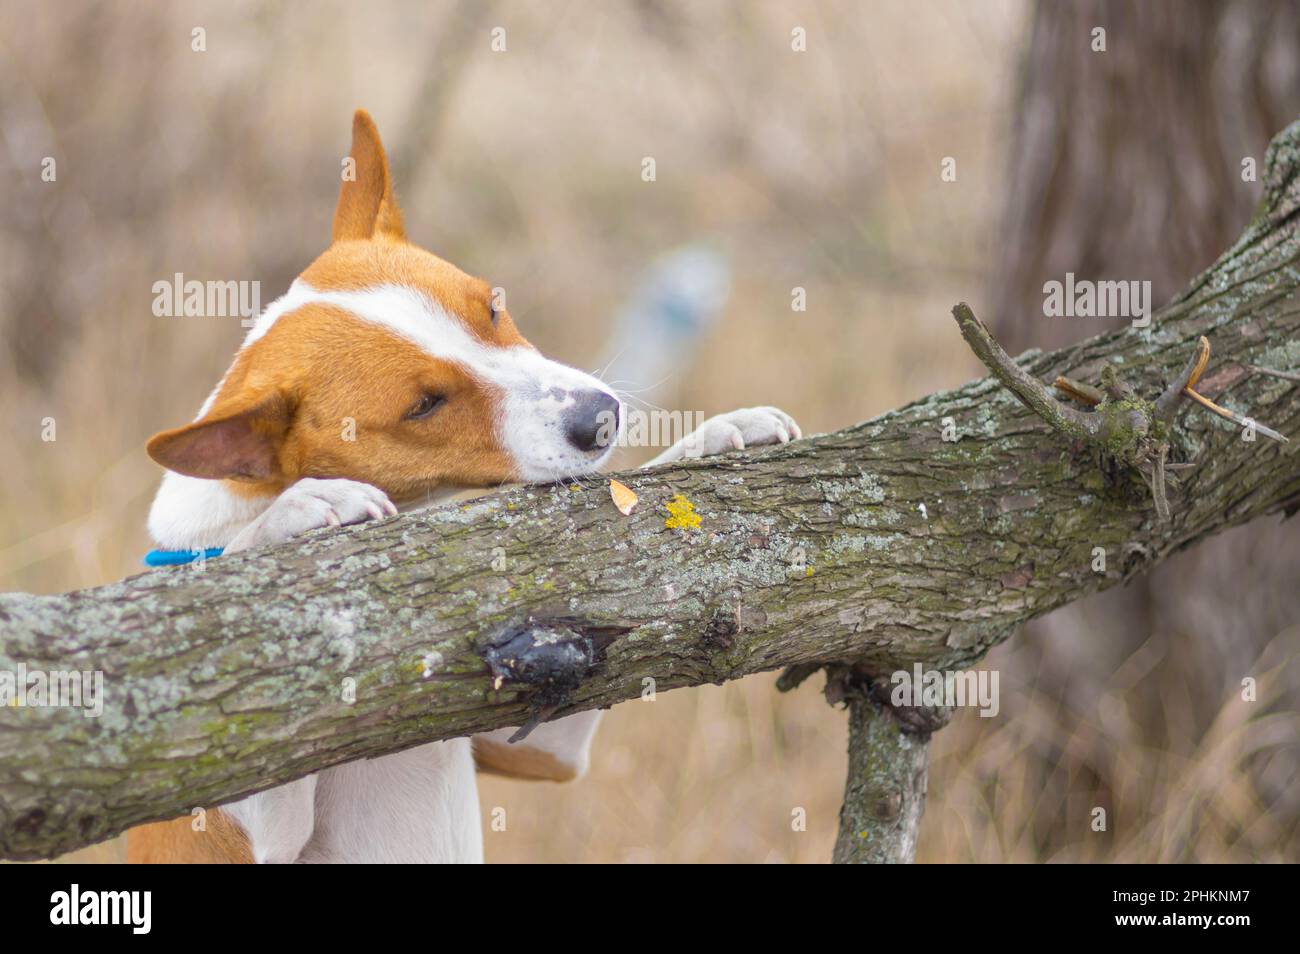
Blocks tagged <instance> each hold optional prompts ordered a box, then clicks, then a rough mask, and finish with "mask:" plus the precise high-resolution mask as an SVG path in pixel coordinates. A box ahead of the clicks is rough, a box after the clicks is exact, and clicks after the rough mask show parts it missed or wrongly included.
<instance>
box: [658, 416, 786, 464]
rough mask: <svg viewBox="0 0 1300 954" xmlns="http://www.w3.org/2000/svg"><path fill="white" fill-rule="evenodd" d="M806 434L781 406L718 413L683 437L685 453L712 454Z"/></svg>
mask: <svg viewBox="0 0 1300 954" xmlns="http://www.w3.org/2000/svg"><path fill="white" fill-rule="evenodd" d="M802 436H803V432H802V431H800V430H799V425H798V424H797V423H795V419H794V418H792V417H791V416H790V415H789V414H787V413H785V411H783V410H781V409H780V408H778V407H743V408H741V409H740V410H738V411H728V412H727V413H726V414H718V415H716V416H715V417H711V418H709V419H708V420H707V421H705V422H704V423H703V424H701V425H700V426H699V427H698V428H697V429H696V430H695V431H694V432H693V433H691V434H690V435H688V436H687V437H686V439H685V440H683V441H682V447H681V451H682V452H681V456H682V457H708V456H709V455H711V454H724V453H726V452H727V451H733V450H744V449H745V448H746V447H757V446H759V445H761V444H786V443H789V442H790V441H792V440H798V439H799V438H800V437H802Z"/></svg>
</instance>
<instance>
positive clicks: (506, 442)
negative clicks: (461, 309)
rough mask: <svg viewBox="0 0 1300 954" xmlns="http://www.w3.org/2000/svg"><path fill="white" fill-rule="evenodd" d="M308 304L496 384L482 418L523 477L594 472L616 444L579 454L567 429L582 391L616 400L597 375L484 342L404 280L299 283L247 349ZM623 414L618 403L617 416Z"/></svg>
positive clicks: (266, 315)
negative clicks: (496, 398)
mask: <svg viewBox="0 0 1300 954" xmlns="http://www.w3.org/2000/svg"><path fill="white" fill-rule="evenodd" d="M308 304H323V305H331V306H334V307H336V308H341V309H343V310H345V311H348V312H350V313H351V314H353V315H355V316H356V317H357V318H359V319H361V320H363V321H368V322H372V323H374V324H376V325H380V326H382V327H384V328H386V329H388V330H389V331H392V332H393V333H395V334H397V335H399V336H401V337H402V338H405V339H406V340H407V341H410V342H411V343H413V344H415V345H417V346H419V347H420V348H421V349H423V350H424V351H426V352H427V353H428V354H430V355H432V356H433V357H435V358H440V359H442V360H444V361H452V362H455V363H457V364H459V365H461V366H462V367H463V368H465V369H466V370H467V371H468V372H469V373H470V374H472V375H474V376H475V377H477V378H478V379H479V380H481V381H483V382H484V383H485V384H489V385H492V386H494V387H496V388H497V389H499V390H500V392H501V394H502V395H503V398H502V402H501V406H500V409H499V412H498V415H497V420H495V421H485V422H484V426H485V427H495V428H496V430H497V435H498V437H499V438H500V440H501V444H502V446H503V447H504V448H505V450H506V452H507V453H508V454H510V455H511V457H513V458H514V461H515V466H516V468H517V470H518V476H519V478H520V479H521V480H525V481H544V480H558V479H561V478H563V477H571V476H576V475H579V474H585V473H590V472H592V471H594V470H596V468H598V467H599V466H600V465H601V464H602V463H603V462H604V461H605V459H606V458H607V457H608V456H609V455H610V452H611V451H612V450H613V448H614V444H615V441H614V440H613V437H614V436H616V435H611V437H610V439H609V440H608V441H607V443H606V445H605V446H604V447H600V448H597V449H593V450H590V451H582V450H579V449H578V448H577V447H575V446H574V444H573V443H572V442H571V441H570V439H569V436H568V434H567V428H566V420H565V413H566V412H569V411H572V410H573V409H574V408H575V405H576V404H577V403H578V401H579V399H580V397H581V396H582V395H583V394H584V393H586V392H590V391H593V390H594V391H599V392H601V393H603V394H606V395H609V397H610V399H611V400H614V401H616V400H617V398H616V397H615V395H614V394H613V392H612V391H611V390H610V389H609V388H608V387H607V386H606V385H605V384H604V383H602V382H601V381H600V380H599V379H597V378H595V377H593V376H591V375H589V374H585V373H583V372H582V371H579V370H577V369H576V368H570V367H568V366H567V365H563V364H560V363H559V362H558V361H552V360H550V359H549V358H545V357H543V356H542V355H541V354H539V353H538V352H537V351H536V350H534V349H533V348H529V347H525V346H522V345H516V346H513V347H508V348H506V347H499V346H495V345H489V344H485V343H484V342H483V341H481V340H480V339H478V338H477V337H475V336H474V335H473V334H472V333H471V332H470V331H469V330H468V329H467V328H466V327H465V326H464V325H463V324H462V323H461V322H460V321H459V320H458V319H457V318H455V317H454V316H452V315H449V314H448V313H447V312H446V310H445V309H443V308H442V307H441V306H440V305H438V304H437V303H435V302H433V301H431V300H430V299H429V298H428V297H427V296H426V295H423V294H421V293H420V292H417V291H415V290H413V289H410V288H406V287H403V286H401V285H380V286H376V287H374V288H368V289H366V290H364V291H345V292H327V291H318V290H316V289H314V288H312V287H311V286H310V285H307V284H306V283H305V282H303V281H301V280H299V281H295V282H294V283H293V285H292V286H291V287H290V288H289V291H288V293H287V294H285V295H284V296H283V297H282V298H280V299H278V300H277V301H275V302H272V303H271V305H269V306H268V307H267V309H266V311H265V312H263V313H262V315H261V316H260V317H259V318H258V320H257V321H256V322H255V323H254V325H253V327H252V328H251V329H250V330H249V332H248V336H247V337H246V338H245V339H244V347H248V346H249V345H251V344H252V343H253V342H254V341H257V340H258V339H259V338H261V337H262V336H263V335H264V334H266V332H267V331H268V330H269V329H270V327H271V325H273V324H274V323H275V321H276V319H278V318H279V317H280V316H282V315H286V314H288V313H290V312H292V311H295V310H297V309H298V308H301V307H303V306H304V305H308ZM622 417H623V414H622V407H621V405H620V406H619V408H618V418H619V419H620V420H621V419H622ZM615 426H616V425H615Z"/></svg>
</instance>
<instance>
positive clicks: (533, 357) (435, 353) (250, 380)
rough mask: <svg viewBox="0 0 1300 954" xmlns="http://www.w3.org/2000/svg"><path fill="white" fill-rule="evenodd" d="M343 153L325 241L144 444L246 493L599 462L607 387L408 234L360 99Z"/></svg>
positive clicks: (563, 469)
mask: <svg viewBox="0 0 1300 954" xmlns="http://www.w3.org/2000/svg"><path fill="white" fill-rule="evenodd" d="M350 158H351V160H352V163H351V164H345V166H344V181H343V184H342V187H341V188H340V190H339V201H338V206H337V208H336V209H335V212H334V240H333V244H332V245H331V246H330V247H329V249H328V250H327V251H326V252H325V253H324V254H323V255H321V256H320V258H318V259H317V260H316V261H315V262H313V263H312V265H311V266H310V267H309V268H308V269H307V270H306V271H305V272H303V273H302V275H300V276H299V277H298V279H297V281H295V282H294V284H293V286H292V287H291V288H290V289H289V292H288V294H286V295H285V296H284V297H283V298H281V299H279V300H278V301H276V302H274V303H272V304H271V305H270V306H269V307H268V308H267V309H266V311H264V312H263V314H262V315H261V317H260V318H258V320H257V322H256V324H255V325H254V327H253V328H252V330H251V331H250V332H249V334H248V337H247V338H246V340H245V341H244V344H243V347H242V348H241V349H240V351H239V353H238V354H237V355H236V357H235V360H234V363H233V364H232V365H231V367H230V369H229V370H228V371H227V372H226V375H225V377H224V378H223V379H222V381H221V384H220V385H219V386H218V387H217V390H216V391H215V392H214V393H213V395H212V396H211V397H210V398H209V399H208V402H207V404H206V405H205V406H204V408H203V410H202V411H201V412H200V414H199V417H198V419H197V420H195V421H194V423H192V424H189V425H187V426H185V427H180V428H176V429H174V430H170V431H164V432H162V433H160V434H157V435H155V436H154V437H153V439H152V440H150V441H149V445H148V450H149V455H150V456H151V457H152V458H153V459H154V460H155V461H157V462H158V463H160V464H162V465H163V466H164V467H167V468H169V469H171V470H174V471H177V472H178V473H181V474H187V475H189V476H192V477H205V478H211V479H229V480H234V481H239V482H242V484H243V485H244V486H246V487H247V488H248V489H249V490H250V491H251V492H254V493H275V492H278V491H279V490H280V489H283V488H284V487H285V486H287V485H288V484H291V483H292V482H293V481H295V480H297V479H298V478H300V477H347V478H350V479H353V480H360V481H365V482H366V483H369V484H373V485H375V486H376V487H379V488H380V489H381V490H383V491H384V492H386V493H387V494H388V496H389V497H390V498H391V499H393V500H394V501H397V502H403V501H412V500H416V499H420V498H422V497H424V496H426V495H428V494H429V493H430V492H432V491H433V490H434V489H435V488H440V487H446V488H454V487H484V486H491V485H494V484H499V483H503V482H508V481H516V480H523V481H544V480H555V479H559V478H562V477H568V476H576V475H579V474H583V473H587V472H590V471H592V470H594V469H595V468H596V467H598V466H599V465H600V464H601V463H602V462H603V461H604V460H605V458H606V457H608V456H609V453H610V451H611V449H612V448H613V446H614V442H615V438H616V437H617V429H618V419H619V413H620V405H619V402H618V399H617V398H616V397H615V396H614V394H613V393H612V392H611V390H610V389H609V388H607V387H606V386H605V385H604V384H602V383H601V382H600V381H599V380H597V379H596V378H594V377H591V376H590V375H587V374H584V373H582V372H580V371H577V370H574V369H573V368H570V367H567V366H565V365H562V364H559V363H558V362H555V361H551V360H549V359H547V358H544V357H543V356H542V355H541V354H540V353H539V352H538V351H537V349H536V348H534V347H533V346H532V345H530V344H529V343H528V342H527V341H526V340H525V339H524V337H523V336H522V335H521V334H520V333H519V331H518V329H516V328H515V324H514V322H513V321H511V319H510V315H509V313H508V312H507V311H506V309H505V307H504V304H503V303H502V302H500V301H499V300H497V298H496V297H495V296H494V294H493V290H492V287H491V286H490V285H489V283H487V282H485V281H482V280H480V279H477V278H472V277H470V276H469V275H466V274H465V273H464V272H462V271H461V270H460V269H459V268H457V267H456V266H454V265H452V264H450V263H449V262H446V261H443V260H442V259H440V258H438V257H437V256H436V255H433V254H431V253H429V252H426V251H425V250H423V249H421V248H417V247H416V246H415V245H412V244H411V243H410V242H408V241H407V238H406V233H405V231H404V229H403V226H402V215H401V212H400V211H399V209H398V207H397V204H396V202H395V201H394V199H393V187H392V183H391V181H390V179H389V174H388V160H387V158H386V156H385V155H384V148H383V145H382V144H381V142H380V140H379V133H378V131H377V130H376V129H375V125H374V122H373V121H372V120H371V119H370V116H369V115H368V114H366V113H365V112H364V111H361V110H359V111H358V112H357V114H356V116H355V117H354V119H353V123H352V152H351V155H350ZM349 172H352V173H354V174H352V175H349V174H348V173H349Z"/></svg>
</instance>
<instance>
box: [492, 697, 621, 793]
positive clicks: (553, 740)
mask: <svg viewBox="0 0 1300 954" xmlns="http://www.w3.org/2000/svg"><path fill="white" fill-rule="evenodd" d="M600 716H601V713H600V711H599V710H591V711H589V712H579V713H577V714H576V715H571V716H565V717H564V718H563V719H556V720H555V721H554V722H544V723H542V724H541V725H539V726H538V727H537V728H535V729H533V731H532V732H530V733H529V734H528V736H527V737H526V738H524V739H521V740H520V741H519V742H515V743H511V742H508V741H507V740H508V739H509V738H510V736H511V735H513V734H514V732H515V729H514V728H506V729H497V730H495V731H493V732H485V733H483V734H482V735H476V736H474V761H475V763H476V764H477V765H478V768H479V771H480V772H489V773H491V774H493V775H508V776H510V777H511V778H526V779H539V780H543V781H551V782H569V781H572V780H573V779H576V778H581V777H582V776H583V775H585V774H586V773H587V766H588V765H589V764H590V761H591V760H590V754H589V750H590V749H591V739H592V736H594V735H595V734H596V726H597V725H599V724H600Z"/></svg>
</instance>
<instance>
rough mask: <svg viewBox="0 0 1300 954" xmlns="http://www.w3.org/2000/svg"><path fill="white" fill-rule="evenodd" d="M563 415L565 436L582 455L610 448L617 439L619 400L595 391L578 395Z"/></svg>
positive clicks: (574, 396)
mask: <svg viewBox="0 0 1300 954" xmlns="http://www.w3.org/2000/svg"><path fill="white" fill-rule="evenodd" d="M573 398H574V400H573V406H572V407H569V408H566V409H565V411H564V435H565V436H566V437H567V438H568V439H569V443H570V444H572V445H573V446H574V447H576V448H577V449H578V450H580V451H582V452H583V453H587V452H589V451H594V450H601V449H603V448H606V447H609V446H610V445H611V444H613V443H614V441H615V440H616V439H617V438H618V399H617V398H615V397H614V396H613V395H612V394H606V393H605V392H604V391H599V390H597V389H596V388H588V389H587V390H585V391H578V392H576V393H575V394H574V395H573Z"/></svg>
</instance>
